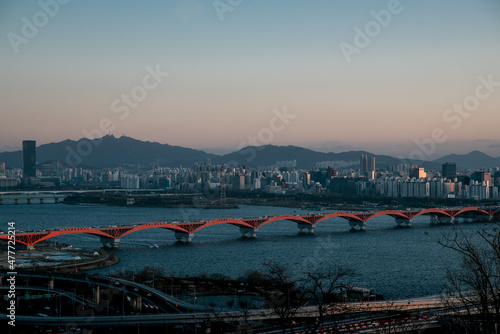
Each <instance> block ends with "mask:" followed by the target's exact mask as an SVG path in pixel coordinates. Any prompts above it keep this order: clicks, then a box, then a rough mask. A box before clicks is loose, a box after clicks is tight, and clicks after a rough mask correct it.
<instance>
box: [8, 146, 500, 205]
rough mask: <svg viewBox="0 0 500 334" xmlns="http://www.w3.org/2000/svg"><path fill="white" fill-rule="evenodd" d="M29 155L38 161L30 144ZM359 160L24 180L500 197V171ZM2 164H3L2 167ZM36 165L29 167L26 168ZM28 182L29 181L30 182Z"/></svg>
mask: <svg viewBox="0 0 500 334" xmlns="http://www.w3.org/2000/svg"><path fill="white" fill-rule="evenodd" d="M25 155H27V156H28V157H33V151H32V150H31V148H30V146H28V145H27V147H26V151H25ZM356 163H357V161H326V162H319V163H316V165H315V167H314V168H312V169H310V170H302V169H297V168H296V167H295V166H296V162H295V160H289V161H277V162H276V163H275V164H274V165H272V166H267V167H261V168H250V167H247V166H243V165H239V166H227V165H213V164H212V162H211V161H207V162H204V163H201V162H200V163H196V164H194V165H193V166H192V167H191V168H186V167H178V168H172V167H161V166H159V165H157V164H155V165H152V167H150V168H144V167H141V166H139V165H134V166H130V167H121V168H104V169H89V168H82V167H77V168H70V167H67V166H65V165H64V164H63V162H61V161H53V162H45V163H43V164H41V165H39V166H40V168H39V170H36V171H35V173H32V172H33V171H32V170H30V171H29V172H31V173H32V174H30V175H33V174H34V175H35V177H30V178H29V182H24V184H22V186H24V187H38V188H47V187H61V186H63V187H66V188H75V187H77V188H78V187H91V188H96V187H108V188H109V187H115V188H124V189H163V190H165V191H172V192H182V191H196V190H200V191H207V190H210V191H212V192H220V189H221V187H224V189H227V190H232V191H242V190H245V191H261V192H266V193H274V194H299V193H305V194H325V193H331V194H337V195H349V196H372V197H373V196H375V197H377V196H378V197H393V198H403V197H404V198H409V197H415V198H466V199H477V200H486V199H492V198H500V196H499V187H500V168H498V167H497V168H489V169H484V170H460V171H457V168H456V164H454V163H445V164H443V165H442V169H441V170H440V171H433V170H429V171H425V170H424V168H422V167H419V166H416V165H409V164H397V165H390V166H385V167H382V168H378V169H376V168H375V157H374V156H367V155H362V156H361V157H360V160H359V166H357V165H356ZM1 166H2V164H1V163H0V167H1ZM33 166H34V164H33V165H31V164H25V166H24V167H25V168H26V169H30V168H32V167H33ZM4 174H5V176H0V188H9V187H10V188H12V187H17V186H19V185H20V184H21V180H23V175H24V171H23V170H18V169H8V170H6V171H5V173H4ZM25 180H26V179H25Z"/></svg>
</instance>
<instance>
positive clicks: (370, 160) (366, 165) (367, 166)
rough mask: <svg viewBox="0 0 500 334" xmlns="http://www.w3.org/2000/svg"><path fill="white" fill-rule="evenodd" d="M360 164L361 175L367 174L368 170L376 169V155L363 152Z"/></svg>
mask: <svg viewBox="0 0 500 334" xmlns="http://www.w3.org/2000/svg"><path fill="white" fill-rule="evenodd" d="M359 164H360V168H359V169H360V175H361V176H367V173H368V172H373V171H375V156H373V155H372V156H368V155H366V154H361V158H360V159H359Z"/></svg>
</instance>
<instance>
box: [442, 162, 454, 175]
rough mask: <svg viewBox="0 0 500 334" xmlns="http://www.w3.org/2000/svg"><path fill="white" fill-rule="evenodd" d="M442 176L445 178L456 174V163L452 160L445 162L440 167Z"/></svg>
mask: <svg viewBox="0 0 500 334" xmlns="http://www.w3.org/2000/svg"><path fill="white" fill-rule="evenodd" d="M441 174H442V176H443V177H444V178H446V179H449V178H453V177H455V176H457V164H456V163H454V162H446V163H444V164H443V167H442V173H441Z"/></svg>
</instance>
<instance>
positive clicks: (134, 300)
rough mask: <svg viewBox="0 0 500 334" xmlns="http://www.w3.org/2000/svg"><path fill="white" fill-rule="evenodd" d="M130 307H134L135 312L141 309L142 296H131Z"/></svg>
mask: <svg viewBox="0 0 500 334" xmlns="http://www.w3.org/2000/svg"><path fill="white" fill-rule="evenodd" d="M131 303H132V307H133V308H134V310H135V312H137V311H142V298H141V297H139V296H134V297H133V298H132V301H131Z"/></svg>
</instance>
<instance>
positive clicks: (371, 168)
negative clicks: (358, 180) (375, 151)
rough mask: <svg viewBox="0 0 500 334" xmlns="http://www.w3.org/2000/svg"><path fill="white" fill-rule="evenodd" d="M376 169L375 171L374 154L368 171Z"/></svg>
mask: <svg viewBox="0 0 500 334" xmlns="http://www.w3.org/2000/svg"><path fill="white" fill-rule="evenodd" d="M374 171H375V156H374V155H372V156H371V157H370V161H369V163H368V172H374Z"/></svg>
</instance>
